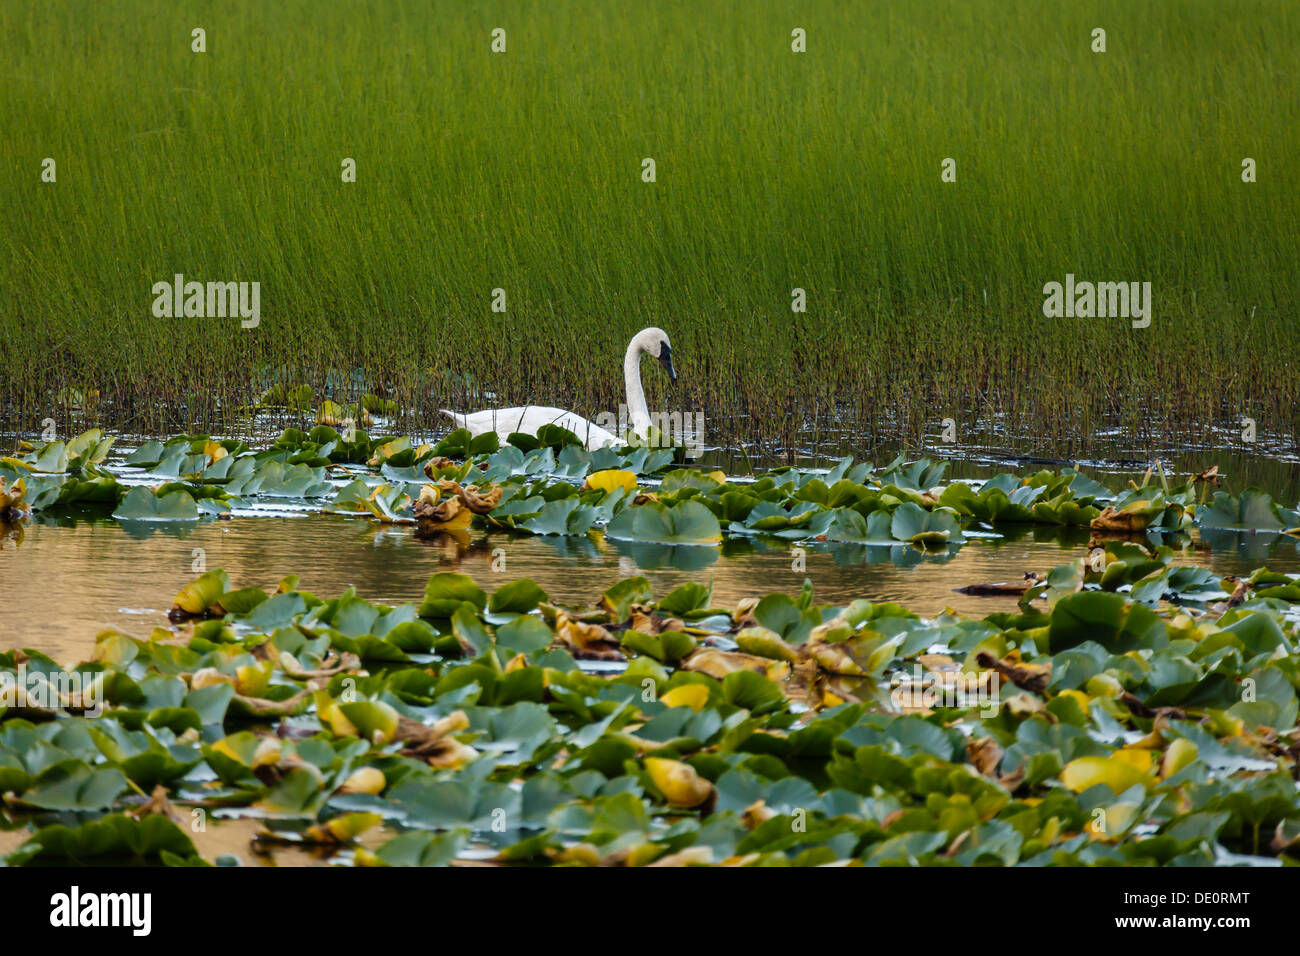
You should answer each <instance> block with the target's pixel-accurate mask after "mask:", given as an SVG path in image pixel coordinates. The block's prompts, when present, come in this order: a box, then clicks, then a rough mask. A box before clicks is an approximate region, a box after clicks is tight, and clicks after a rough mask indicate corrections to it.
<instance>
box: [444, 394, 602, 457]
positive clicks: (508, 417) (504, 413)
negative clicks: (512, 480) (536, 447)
mask: <svg viewBox="0 0 1300 956" xmlns="http://www.w3.org/2000/svg"><path fill="white" fill-rule="evenodd" d="M442 413H443V414H444V415H446V416H447V417H449V418H450V419H451V420H452V421H454V422H455V423H456V427H457V428H468V429H469V433H470V434H471V435H482V434H484V433H485V432H496V433H497V435H498V437H500V439H501V444H503V445H504V444H505V442H506V438H507V437H508V436H509V435H510V433H511V432H523V433H524V434H525V435H536V434H537V429H539V428H541V427H542V426H543V425H559V426H560V427H561V428H567V429H568V430H569V431H571V432H573V434H575V435H577V436H578V437H579V438H581V439H582V441H583V444H585V445H586V446H587V448H588V450H590V451H595V450H596V449H597V448H604V447H605V446H606V445H621V444H622V442H620V441H619V439H618V436H617V435H615V434H614V433H613V432H610V431H606V430H605V429H603V428H601V427H600V426H599V425H597V424H596V423H595V422H589V421H587V419H585V418H583V417H582V416H581V415H575V414H574V413H573V412H566V411H565V410H564V409H562V408H551V407H550V406H548V405H524V406H521V407H518V408H489V409H487V411H482V412H469V413H468V414H464V415H462V414H461V413H460V412H451V411H448V410H447V409H445V408H444V409H443V410H442Z"/></svg>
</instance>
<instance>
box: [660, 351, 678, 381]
mask: <svg viewBox="0 0 1300 956" xmlns="http://www.w3.org/2000/svg"><path fill="white" fill-rule="evenodd" d="M659 364H660V365H662V366H663V367H664V371H665V372H667V373H668V377H669V378H671V379H672V380H673V381H674V382H675V381H677V369H675V368H673V350H672V347H671V346H670V345H669V344H668V343H667V342H665V343H664V344H663V345H661V346H659Z"/></svg>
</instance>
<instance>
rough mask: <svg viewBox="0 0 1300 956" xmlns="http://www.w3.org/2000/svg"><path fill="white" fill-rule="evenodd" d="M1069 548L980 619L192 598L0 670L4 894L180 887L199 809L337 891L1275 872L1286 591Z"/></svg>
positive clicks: (1288, 690)
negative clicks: (1020, 592) (600, 882)
mask: <svg viewBox="0 0 1300 956" xmlns="http://www.w3.org/2000/svg"><path fill="white" fill-rule="evenodd" d="M912 477H913V478H914V477H915V476H914V475H913V476H912ZM921 477H922V478H924V477H925V476H924V474H922V476H921ZM909 483H910V482H909ZM462 487H463V486H462ZM685 487H687V485H686V484H685V483H684V482H680V479H679V484H678V485H677V490H680V489H683V488H685ZM826 487H827V488H828V489H829V488H831V487H834V486H833V485H828V486H826ZM895 487H898V488H899V489H900V490H906V489H904V488H903V486H902V485H895ZM591 490H592V491H594V492H596V493H600V494H610V493H613V492H615V491H617V492H619V493H630V491H631V489H629V488H627V487H625V485H624V483H623V482H622V481H621V480H618V481H613V480H611V482H610V487H604V488H602V487H597V488H593V489H591ZM695 490H696V491H697V492H699V491H705V490H706V489H704V488H700V487H697V488H696V489H695ZM673 493H674V492H673V491H669V492H665V493H664V495H665V496H666V495H671V494H673ZM697 497H698V495H691V496H687V497H686V498H684V499H682V501H683V504H685V503H694V504H696V505H698V506H699V507H700V508H701V510H702V511H703V512H704V513H706V514H709V515H711V516H712V514H713V513H712V512H711V511H709V509H708V508H707V507H706V506H704V505H702V504H701V503H700V502H699V501H697V500H696V498H697ZM559 500H569V499H559ZM902 503H903V502H901V501H900V507H901V505H902ZM911 503H913V504H915V502H911ZM918 507H920V506H919V505H918ZM922 510H924V509H922ZM877 511H880V513H886V512H885V511H884V509H877ZM897 512H898V508H895V509H894V513H895V514H897ZM652 513H656V514H657V513H658V512H657V511H652ZM872 513H875V512H872ZM926 513H933V510H932V509H931V510H930V511H928V512H926ZM908 520H911V519H908ZM908 530H911V529H910V527H909V529H908ZM928 530H941V529H928ZM682 531H683V529H682V527H681V526H676V527H675V530H674V533H681V532H682ZM918 533H926V532H925V529H923V530H922V531H921V532H918ZM1096 550H1097V551H1099V552H1100V554H1096V555H1094V554H1090V555H1089V556H1088V557H1086V558H1083V559H1081V560H1080V562H1078V563H1077V564H1076V565H1067V566H1063V567H1062V568H1058V569H1053V570H1052V571H1051V572H1050V573H1049V574H1046V575H1044V578H1045V579H1046V580H1050V581H1053V582H1055V585H1054V586H1055V593H1054V594H1053V597H1052V600H1051V601H1050V602H1049V603H1046V604H1044V603H1042V602H1038V603H1034V604H1029V605H1026V606H1024V607H1022V608H1021V609H1019V610H1015V611H1011V612H1000V613H996V614H991V615H989V616H987V617H985V618H982V619H974V618H964V617H959V616H957V615H954V614H951V613H945V614H942V615H940V616H938V617H934V618H926V617H923V616H920V615H917V614H915V613H913V612H911V611H909V610H907V609H906V608H904V607H902V606H899V605H897V604H890V603H873V602H869V601H865V600H859V601H853V602H851V603H849V604H847V605H827V604H821V603H819V602H818V601H817V599H816V595H815V592H814V589H813V586H812V584H811V583H808V582H806V583H805V585H804V587H803V588H802V589H801V590H800V591H799V593H798V594H795V595H789V594H784V593H779V592H778V593H772V594H766V595H755V596H754V597H752V598H748V599H746V600H743V601H741V602H739V603H738V604H737V605H736V606H734V607H731V606H726V607H724V606H718V604H717V602H716V601H715V599H714V596H713V591H712V588H711V586H710V585H709V584H708V583H707V582H700V581H696V582H690V583H687V584H684V585H682V586H680V587H678V588H676V589H675V590H673V591H671V592H669V593H667V594H661V595H656V594H655V593H654V591H653V589H652V587H651V585H650V582H649V581H648V580H646V579H645V578H639V577H631V578H626V579H624V580H622V581H620V582H618V583H617V584H616V585H615V586H613V587H611V588H610V589H609V590H607V591H606V592H604V593H603V594H600V595H593V597H592V600H591V603H589V604H586V605H565V604H561V603H558V602H556V601H554V600H553V599H552V598H551V596H550V595H548V594H547V592H546V591H545V590H544V589H543V588H542V587H540V586H539V585H537V584H536V583H534V582H533V581H531V580H528V579H518V580H513V581H510V582H508V583H505V584H503V585H501V586H500V587H498V588H497V589H496V590H495V591H492V592H491V593H489V592H488V591H486V590H485V589H483V588H481V587H479V586H478V585H477V584H475V583H474V581H473V580H472V579H470V578H468V577H466V576H464V575H459V574H448V573H440V574H435V575H433V576H432V577H431V578H430V579H429V581H428V583H427V586H426V588H425V590H424V593H423V594H422V595H419V594H417V595H412V596H411V600H410V602H409V603H405V604H398V605H385V604H378V603H372V602H369V601H366V600H364V599H363V598H361V597H360V596H358V595H357V594H356V593H355V592H353V591H352V590H351V589H349V590H347V591H345V592H344V593H342V594H340V595H337V596H333V597H324V596H319V595H316V594H313V593H311V592H308V591H305V590H302V589H301V588H299V586H298V581H297V579H296V578H295V577H293V576H290V577H287V578H284V579H282V580H280V581H278V582H261V583H260V585H259V582H232V581H231V580H230V578H229V576H228V575H227V574H226V573H225V572H224V571H221V570H213V571H209V572H206V573H204V574H202V575H200V576H198V577H197V578H195V579H194V580H193V581H192V582H190V583H189V584H188V585H186V587H184V588H183V589H182V590H181V591H180V592H179V593H178V594H177V595H175V597H174V599H173V614H172V617H173V620H174V622H175V624H174V626H173V627H170V628H166V627H158V628H155V629H154V630H153V631H152V632H150V633H148V634H132V633H128V632H125V631H122V630H119V629H115V628H110V629H107V630H105V631H103V632H102V633H101V634H99V636H98V638H97V640H96V644H95V653H94V656H93V659H92V660H90V661H87V662H84V663H82V664H80V665H78V666H77V667H76V668H75V669H74V670H73V671H71V672H67V671H65V670H63V669H62V668H60V666H59V665H58V664H57V663H56V662H54V661H53V660H51V659H49V658H48V657H46V656H44V655H41V654H39V653H36V652H34V651H8V652H5V653H3V654H0V672H3V673H4V674H5V677H6V680H7V683H12V682H14V681H16V680H17V678H18V676H19V674H20V673H22V674H23V675H25V678H24V679H25V682H26V683H25V685H24V686H26V687H28V688H30V689H35V688H36V687H38V686H40V687H41V688H43V689H44V691H45V693H42V694H35V693H33V694H32V695H31V696H30V697H29V698H17V697H14V696H12V695H10V696H6V697H5V698H4V700H3V703H4V706H5V709H4V711H3V713H0V789H2V790H3V791H4V793H5V804H6V813H7V814H8V815H9V817H10V819H11V822H12V823H13V824H14V825H18V826H25V827H26V828H27V830H28V838H27V840H26V841H25V842H24V843H23V844H22V845H21V847H20V848H18V849H17V850H15V851H13V852H11V853H10V854H9V855H8V857H7V862H9V863H10V864H14V865H16V864H25V863H51V862H64V863H67V862H72V863H82V862H96V861H120V862H128V861H129V862H146V863H155V864H170V865H201V864H203V863H204V862H210V861H207V860H205V859H204V857H203V855H202V851H201V849H200V847H201V845H202V840H199V839H192V836H197V835H196V834H193V833H192V831H190V829H189V828H188V827H187V826H186V823H187V820H188V818H189V817H190V815H191V814H192V813H193V812H194V811H195V810H201V811H202V812H204V813H205V814H209V815H214V814H215V815H216V816H217V817H218V818H220V817H239V816H248V817H252V818H255V819H257V820H259V821H261V823H260V824H259V827H260V830H259V833H258V835H257V836H256V837H255V840H256V841H257V842H258V843H259V845H261V846H263V847H272V848H274V847H275V846H284V845H296V846H302V847H311V848H313V850H314V852H319V853H322V854H325V856H326V857H327V858H328V859H329V860H331V861H332V862H335V863H337V864H351V865H373V866H385V865H387V866H395V865H396V866H400V865H430V866H431V865H447V864H454V863H456V862H458V861H460V860H463V859H468V858H470V857H472V858H473V859H475V860H476V861H479V862H482V861H488V862H493V863H496V864H499V865H511V864H517V863H528V864H551V865H606V866H608V865H623V866H641V865H783V866H785V865H796V866H802V865H821V864H849V865H952V864H957V865H1018V864H1026V865H1040V864H1069V865H1091V864H1098V865H1101V864H1133V865H1215V864H1226V863H1237V864H1239V863H1243V862H1245V863H1255V864H1260V865H1265V864H1277V863H1279V862H1287V861H1293V858H1294V860H1296V861H1300V796H1297V790H1296V783H1295V781H1296V774H1297V772H1298V770H1297V767H1298V766H1300V730H1298V729H1297V727H1296V723H1297V712H1298V710H1300V698H1298V697H1297V689H1298V688H1300V667H1298V666H1297V665H1296V663H1295V662H1296V661H1297V660H1298V659H1300V657H1297V655H1296V654H1295V649H1296V646H1297V640H1298V639H1300V634H1298V633H1297V628H1300V614H1297V610H1298V609H1300V587H1298V582H1297V581H1296V580H1295V579H1293V578H1291V577H1290V576H1288V575H1279V574H1276V573H1273V572H1269V571H1267V570H1265V569H1260V570H1259V571H1257V572H1255V573H1254V574H1252V575H1250V576H1249V577H1243V578H1237V579H1229V580H1222V579H1221V580H1218V581H1212V580H1209V579H1205V580H1201V579H1199V576H1198V575H1196V574H1191V573H1188V572H1192V571H1196V570H1197V569H1188V568H1186V567H1184V566H1180V565H1177V564H1176V563H1174V558H1175V556H1176V555H1175V553H1174V552H1173V551H1172V550H1170V549H1164V550H1161V549H1153V548H1147V547H1143V546H1141V545H1139V544H1136V543H1132V542H1128V541H1112V542H1108V543H1107V544H1106V546H1105V547H1104V548H1102V547H1099V548H1098V549H1096ZM1157 579H1158V580H1159V581H1160V589H1163V590H1164V591H1166V592H1167V593H1170V594H1173V595H1174V598H1175V600H1174V601H1173V602H1172V603H1170V602H1169V601H1160V602H1152V601H1150V600H1148V598H1150V596H1151V595H1153V594H1154V593H1155V591H1156V590H1157V589H1156V587H1155V585H1154V584H1148V583H1147V582H1152V581H1155V580H1157ZM1180 593H1192V594H1194V595H1197V596H1198V599H1197V600H1195V601H1191V602H1190V603H1179V601H1178V600H1177V598H1178V595H1179V594H1180ZM20 668H21V671H20ZM70 675H75V676H76V678H77V681H76V684H77V687H78V688H79V690H78V692H76V693H74V692H73V691H72V690H71V689H69V687H68V686H67V685H68V683H69V681H68V678H69V676H70ZM88 689H90V690H88ZM92 698H93V700H92ZM96 701H97V702H98V703H99V705H100V706H99V708H98V709H92V707H91V704H92V703H94V702H96ZM209 825H210V826H211V825H217V826H220V823H219V822H218V823H215V824H213V823H211V822H210V823H209Z"/></svg>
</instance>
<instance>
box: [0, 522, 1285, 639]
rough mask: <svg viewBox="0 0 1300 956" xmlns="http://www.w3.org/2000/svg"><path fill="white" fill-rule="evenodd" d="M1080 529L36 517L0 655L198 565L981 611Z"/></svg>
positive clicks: (573, 591) (155, 600)
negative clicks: (668, 533)
mask: <svg viewBox="0 0 1300 956" xmlns="http://www.w3.org/2000/svg"><path fill="white" fill-rule="evenodd" d="M1180 538H1182V539H1183V541H1184V543H1185V544H1186V547H1185V548H1184V551H1183V555H1184V556H1183V557H1181V558H1180V559H1179V560H1180V562H1182V563H1189V564H1198V565H1204V566H1207V567H1209V568H1211V569H1212V570H1214V571H1215V572H1216V573H1220V574H1224V573H1233V574H1240V573H1243V572H1248V571H1250V570H1251V569H1253V568H1255V567H1257V566H1259V565H1261V564H1265V563H1267V564H1268V566H1269V567H1270V568H1272V569H1273V570H1276V571H1286V572H1296V571H1300V542H1298V541H1297V540H1296V539H1294V538H1287V537H1285V536H1279V535H1274V534H1238V533H1234V532H1206V533H1204V534H1203V535H1201V536H1200V541H1199V544H1197V543H1195V542H1193V540H1192V539H1190V538H1188V537H1187V536H1180ZM1087 540H1088V533H1087V532H1086V531H1079V530H1073V529H1060V528H1049V527H1042V526H1023V527H1019V528H1015V527H1013V528H1003V529H1000V531H999V536H997V537H988V538H978V539H972V540H970V541H969V542H968V543H967V544H966V545H965V546H963V547H961V548H955V547H950V548H947V549H942V550H939V551H923V550H919V549H917V548H914V547H911V546H908V545H895V546H890V547H877V546H862V545H842V544H826V543H820V544H819V543H813V542H809V543H805V544H802V545H800V547H802V553H800V552H797V551H795V550H793V548H794V545H792V544H791V543H790V542H787V541H781V540H776V539H764V538H732V539H728V540H727V541H725V542H724V544H723V546H722V547H720V548H683V547H672V546H656V545H645V544H639V543H635V542H622V541H612V540H608V539H605V538H604V537H603V536H601V535H590V536H586V537H578V538H573V537H568V538H557V537H547V538H536V537H534V538H520V537H512V536H509V535H506V534H494V535H487V534H483V533H475V534H462V535H460V536H457V537H453V536H450V535H444V536H441V537H439V538H437V539H434V540H428V541H425V540H419V539H417V538H415V537H414V534H413V531H412V529H410V528H407V527H385V526H381V525H378V524H376V523H374V522H371V521H365V520H361V519H356V518H346V517H341V516H336V515H322V514H312V515H303V516H296V517H259V518H237V519H235V520H233V521H205V522H201V523H199V524H197V525H195V524H187V525H161V524H160V525H141V524H139V523H136V524H135V525H134V526H130V525H126V524H122V523H119V522H117V521H113V520H111V519H108V518H104V517H98V518H86V517H76V516H68V515H59V516H51V517H46V516H38V517H37V518H36V519H35V520H33V521H31V522H30V523H28V524H27V526H26V528H25V533H24V536H23V540H22V543H21V545H18V546H16V547H15V546H12V545H13V542H12V541H11V542H10V546H8V547H4V548H0V571H3V572H4V574H5V579H6V581H7V582H8V583H7V586H6V587H5V588H3V589H0V646H3V647H19V646H21V647H30V648H35V649H37V650H40V651H43V652H44V653H47V654H49V655H51V656H52V657H54V658H55V659H57V660H60V661H62V662H65V663H72V662H75V661H80V660H83V659H85V658H87V657H88V656H89V655H90V651H91V647H92V645H93V643H94V637H95V634H96V633H98V632H99V631H100V630H101V629H103V628H105V627H109V626H113V627H118V628H121V629H123V630H125V631H128V632H131V633H134V634H139V635H142V636H143V635H146V634H148V633H149V631H150V630H151V629H152V628H154V627H160V626H167V621H166V616H165V615H166V611H167V610H168V608H169V607H170V605H171V601H172V598H173V597H174V596H175V594H176V592H177V591H179V590H180V589H181V587H182V586H184V585H185V584H186V583H187V582H188V581H189V580H190V579H192V578H193V576H194V575H195V573H196V570H197V568H198V566H199V564H198V563H199V562H200V561H202V562H203V563H205V564H206V567H208V568H216V567H221V568H225V569H226V571H227V572H228V573H229V574H230V578H231V581H232V583H233V584H234V585H235V586H237V587H245V586H253V585H257V586H261V587H264V588H271V587H274V585H275V583H276V582H277V581H278V580H279V579H280V578H282V577H284V576H285V575H287V574H298V575H299V576H300V583H299V587H300V588H303V589H306V590H308V591H312V592H314V593H316V594H319V595H321V596H322V597H333V596H335V595H338V594H339V593H341V592H342V591H343V590H344V589H345V588H347V587H349V586H353V587H355V588H356V589H357V592H358V593H359V594H361V595H362V596H363V597H365V598H367V599H369V600H372V601H379V602H383V603H387V604H400V603H404V602H408V601H411V602H418V601H419V600H420V598H421V596H422V595H423V592H424V585H425V582H426V581H427V580H428V578H429V576H430V575H431V574H433V573H435V572H437V571H459V572H461V573H464V574H468V575H469V576H470V577H472V578H473V579H474V580H475V581H477V582H478V583H479V584H480V585H481V586H482V587H483V588H485V589H487V590H489V591H490V590H493V589H495V588H496V587H498V586H499V585H500V584H501V583H503V582H505V581H507V580H513V579H515V578H518V577H531V578H533V579H534V580H535V581H537V582H538V583H539V584H540V585H541V586H542V587H543V588H545V589H546V590H547V591H548V592H549V593H550V595H551V596H552V598H553V599H555V600H557V601H562V602H566V603H581V602H590V601H593V600H594V599H595V598H597V597H598V596H599V594H600V593H601V592H602V591H603V590H605V589H606V588H608V587H609V586H610V585H612V584H614V583H615V582H616V581H618V580H619V579H621V578H624V577H628V576H631V575H634V574H644V575H645V576H646V577H647V578H649V579H650V581H651V582H652V584H653V585H654V588H655V592H656V593H657V594H664V593H666V592H667V591H669V590H671V589H672V588H674V587H676V586H677V585H679V584H682V583H684V582H686V581H689V580H711V581H712V582H713V585H714V595H715V603H717V604H719V605H722V606H734V604H735V603H736V602H737V601H739V600H740V599H741V598H743V597H747V596H751V595H755V594H763V593H766V592H768V591H773V590H786V591H792V590H797V589H798V588H799V586H800V585H801V583H802V582H803V579H804V578H805V577H807V578H809V579H811V580H812V582H813V585H814V587H815V588H816V598H817V600H818V601H822V602H834V603H846V602H848V601H850V600H852V599H854V598H868V599H870V600H874V601H884V600H889V601H898V602H900V603H902V604H904V605H906V606H907V607H909V608H912V609H913V610H916V611H919V612H921V613H924V614H934V613H938V612H940V611H942V610H943V609H945V608H952V609H954V610H956V611H958V612H960V613H962V614H967V615H976V616H982V615H984V614H989V613H992V612H994V611H997V610H1006V609H1010V608H1012V607H1014V598H1007V597H977V596H972V595H965V594H960V593H957V592H956V590H955V589H956V588H958V587H962V586H964V585H969V584H974V583H989V582H995V581H1018V580H1020V579H1021V578H1022V577H1023V575H1024V573H1025V572H1026V571H1029V570H1037V571H1047V570H1049V569H1050V568H1052V567H1053V566H1055V565H1057V564H1061V563H1063V562H1065V561H1067V560H1070V559H1072V558H1075V557H1078V556H1079V555H1080V554H1081V553H1082V548H1083V547H1084V546H1085V545H1086V543H1087Z"/></svg>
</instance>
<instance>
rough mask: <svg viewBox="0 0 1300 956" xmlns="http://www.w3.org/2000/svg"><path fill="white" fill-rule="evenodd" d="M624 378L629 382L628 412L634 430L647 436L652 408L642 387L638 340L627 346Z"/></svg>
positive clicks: (624, 360) (624, 358)
mask: <svg viewBox="0 0 1300 956" xmlns="http://www.w3.org/2000/svg"><path fill="white" fill-rule="evenodd" d="M623 379H624V381H625V382H626V383H627V413H628V415H629V416H630V417H631V419H632V431H633V432H635V433H636V434H637V435H640V436H642V437H645V435H646V434H647V433H648V432H649V431H650V409H649V408H647V407H646V403H645V391H644V389H642V388H641V347H640V346H639V345H637V343H636V342H630V343H628V346H627V354H626V355H624V356H623Z"/></svg>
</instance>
